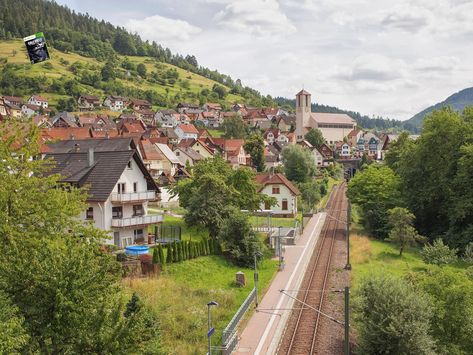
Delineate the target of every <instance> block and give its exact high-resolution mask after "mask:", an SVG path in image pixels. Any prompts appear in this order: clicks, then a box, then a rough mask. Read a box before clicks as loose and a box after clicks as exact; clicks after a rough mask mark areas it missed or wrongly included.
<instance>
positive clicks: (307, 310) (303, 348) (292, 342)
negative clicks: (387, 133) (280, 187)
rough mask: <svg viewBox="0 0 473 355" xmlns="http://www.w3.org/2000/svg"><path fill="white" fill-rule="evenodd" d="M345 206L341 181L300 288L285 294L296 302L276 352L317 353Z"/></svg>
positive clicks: (331, 201)
mask: <svg viewBox="0 0 473 355" xmlns="http://www.w3.org/2000/svg"><path fill="white" fill-rule="evenodd" d="M344 207H346V206H345V184H344V183H343V184H341V185H339V186H337V187H336V189H335V190H334V191H333V192H332V196H331V197H330V200H329V203H328V206H327V214H328V215H327V219H326V221H325V224H324V226H323V229H322V232H321V235H320V239H319V241H318V242H317V245H316V246H315V250H314V253H313V255H312V257H311V260H310V263H309V267H308V269H307V271H306V273H305V276H304V280H303V282H302V284H301V288H300V290H299V292H298V294H297V296H295V297H292V296H290V295H289V294H288V296H290V297H292V298H293V299H295V300H296V302H294V310H293V311H292V312H293V313H292V315H291V317H290V319H289V322H288V325H287V327H286V330H285V333H284V336H283V337H282V340H281V343H280V346H279V350H278V354H288V355H289V354H291V355H296V354H304V355H306V354H317V353H318V350H317V349H318V347H317V343H318V339H319V337H320V335H319V333H320V326H321V320H322V319H321V317H326V318H330V316H329V315H327V314H324V313H323V308H324V301H325V298H326V295H327V292H330V291H328V288H329V275H330V266H331V261H332V255H333V249H334V244H335V238H336V236H337V234H340V233H343V231H344V228H345V225H344V223H343V221H342V219H344V217H342V216H343V208H344ZM332 320H334V319H333V318H332ZM335 321H336V320H335Z"/></svg>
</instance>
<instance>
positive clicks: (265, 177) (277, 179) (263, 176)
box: [256, 173, 301, 196]
mask: <svg viewBox="0 0 473 355" xmlns="http://www.w3.org/2000/svg"><path fill="white" fill-rule="evenodd" d="M256 182H257V183H258V184H259V185H262V186H261V187H260V188H259V191H261V190H262V189H263V188H264V187H265V186H266V185H274V184H283V185H285V186H286V187H287V188H288V189H289V190H290V191H291V192H292V193H293V194H294V195H296V196H298V195H300V194H301V192H300V191H299V189H298V188H297V187H296V186H295V185H294V184H293V183H292V182H290V181H289V180H288V179H287V178H286V177H285V176H284V175H283V174H281V173H276V174H271V173H260V174H256Z"/></svg>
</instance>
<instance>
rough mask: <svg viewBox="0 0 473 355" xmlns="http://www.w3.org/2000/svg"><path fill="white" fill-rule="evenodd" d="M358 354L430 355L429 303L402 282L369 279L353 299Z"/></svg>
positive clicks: (362, 284)
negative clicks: (354, 300)
mask: <svg viewBox="0 0 473 355" xmlns="http://www.w3.org/2000/svg"><path fill="white" fill-rule="evenodd" d="M355 318H356V321H357V322H356V324H357V327H358V334H359V338H358V340H359V349H358V350H359V353H360V354H366V355H370V354H373V355H374V354H392V355H397V354H405V355H407V354H434V353H435V352H434V345H435V343H434V340H433V339H432V337H431V335H430V334H429V333H430V320H431V319H432V309H431V307H430V305H429V300H428V299H427V297H426V296H425V295H424V294H423V293H422V292H419V291H418V290H416V289H415V288H413V287H412V286H410V285H409V284H408V283H406V282H405V281H402V280H399V279H394V278H392V277H386V276H371V277H370V278H368V279H365V280H363V281H362V282H361V284H360V287H359V289H358V291H357V295H356V303H355Z"/></svg>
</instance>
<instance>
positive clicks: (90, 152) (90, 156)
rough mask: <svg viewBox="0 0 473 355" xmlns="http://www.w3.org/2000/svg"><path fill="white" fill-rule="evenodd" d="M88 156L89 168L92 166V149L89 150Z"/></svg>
mask: <svg viewBox="0 0 473 355" xmlns="http://www.w3.org/2000/svg"><path fill="white" fill-rule="evenodd" d="M87 156H88V165H87V166H89V167H91V166H92V165H94V148H89V152H88V154H87Z"/></svg>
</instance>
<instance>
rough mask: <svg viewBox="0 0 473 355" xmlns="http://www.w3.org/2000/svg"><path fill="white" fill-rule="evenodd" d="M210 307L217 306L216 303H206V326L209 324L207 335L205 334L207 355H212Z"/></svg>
mask: <svg viewBox="0 0 473 355" xmlns="http://www.w3.org/2000/svg"><path fill="white" fill-rule="evenodd" d="M212 306H218V303H217V302H215V301H210V302H209V303H207V311H208V312H207V320H208V324H209V330H208V333H207V339H208V342H209V352H208V355H211V354H212V334H213V332H212V322H211V319H210V308H212Z"/></svg>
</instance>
